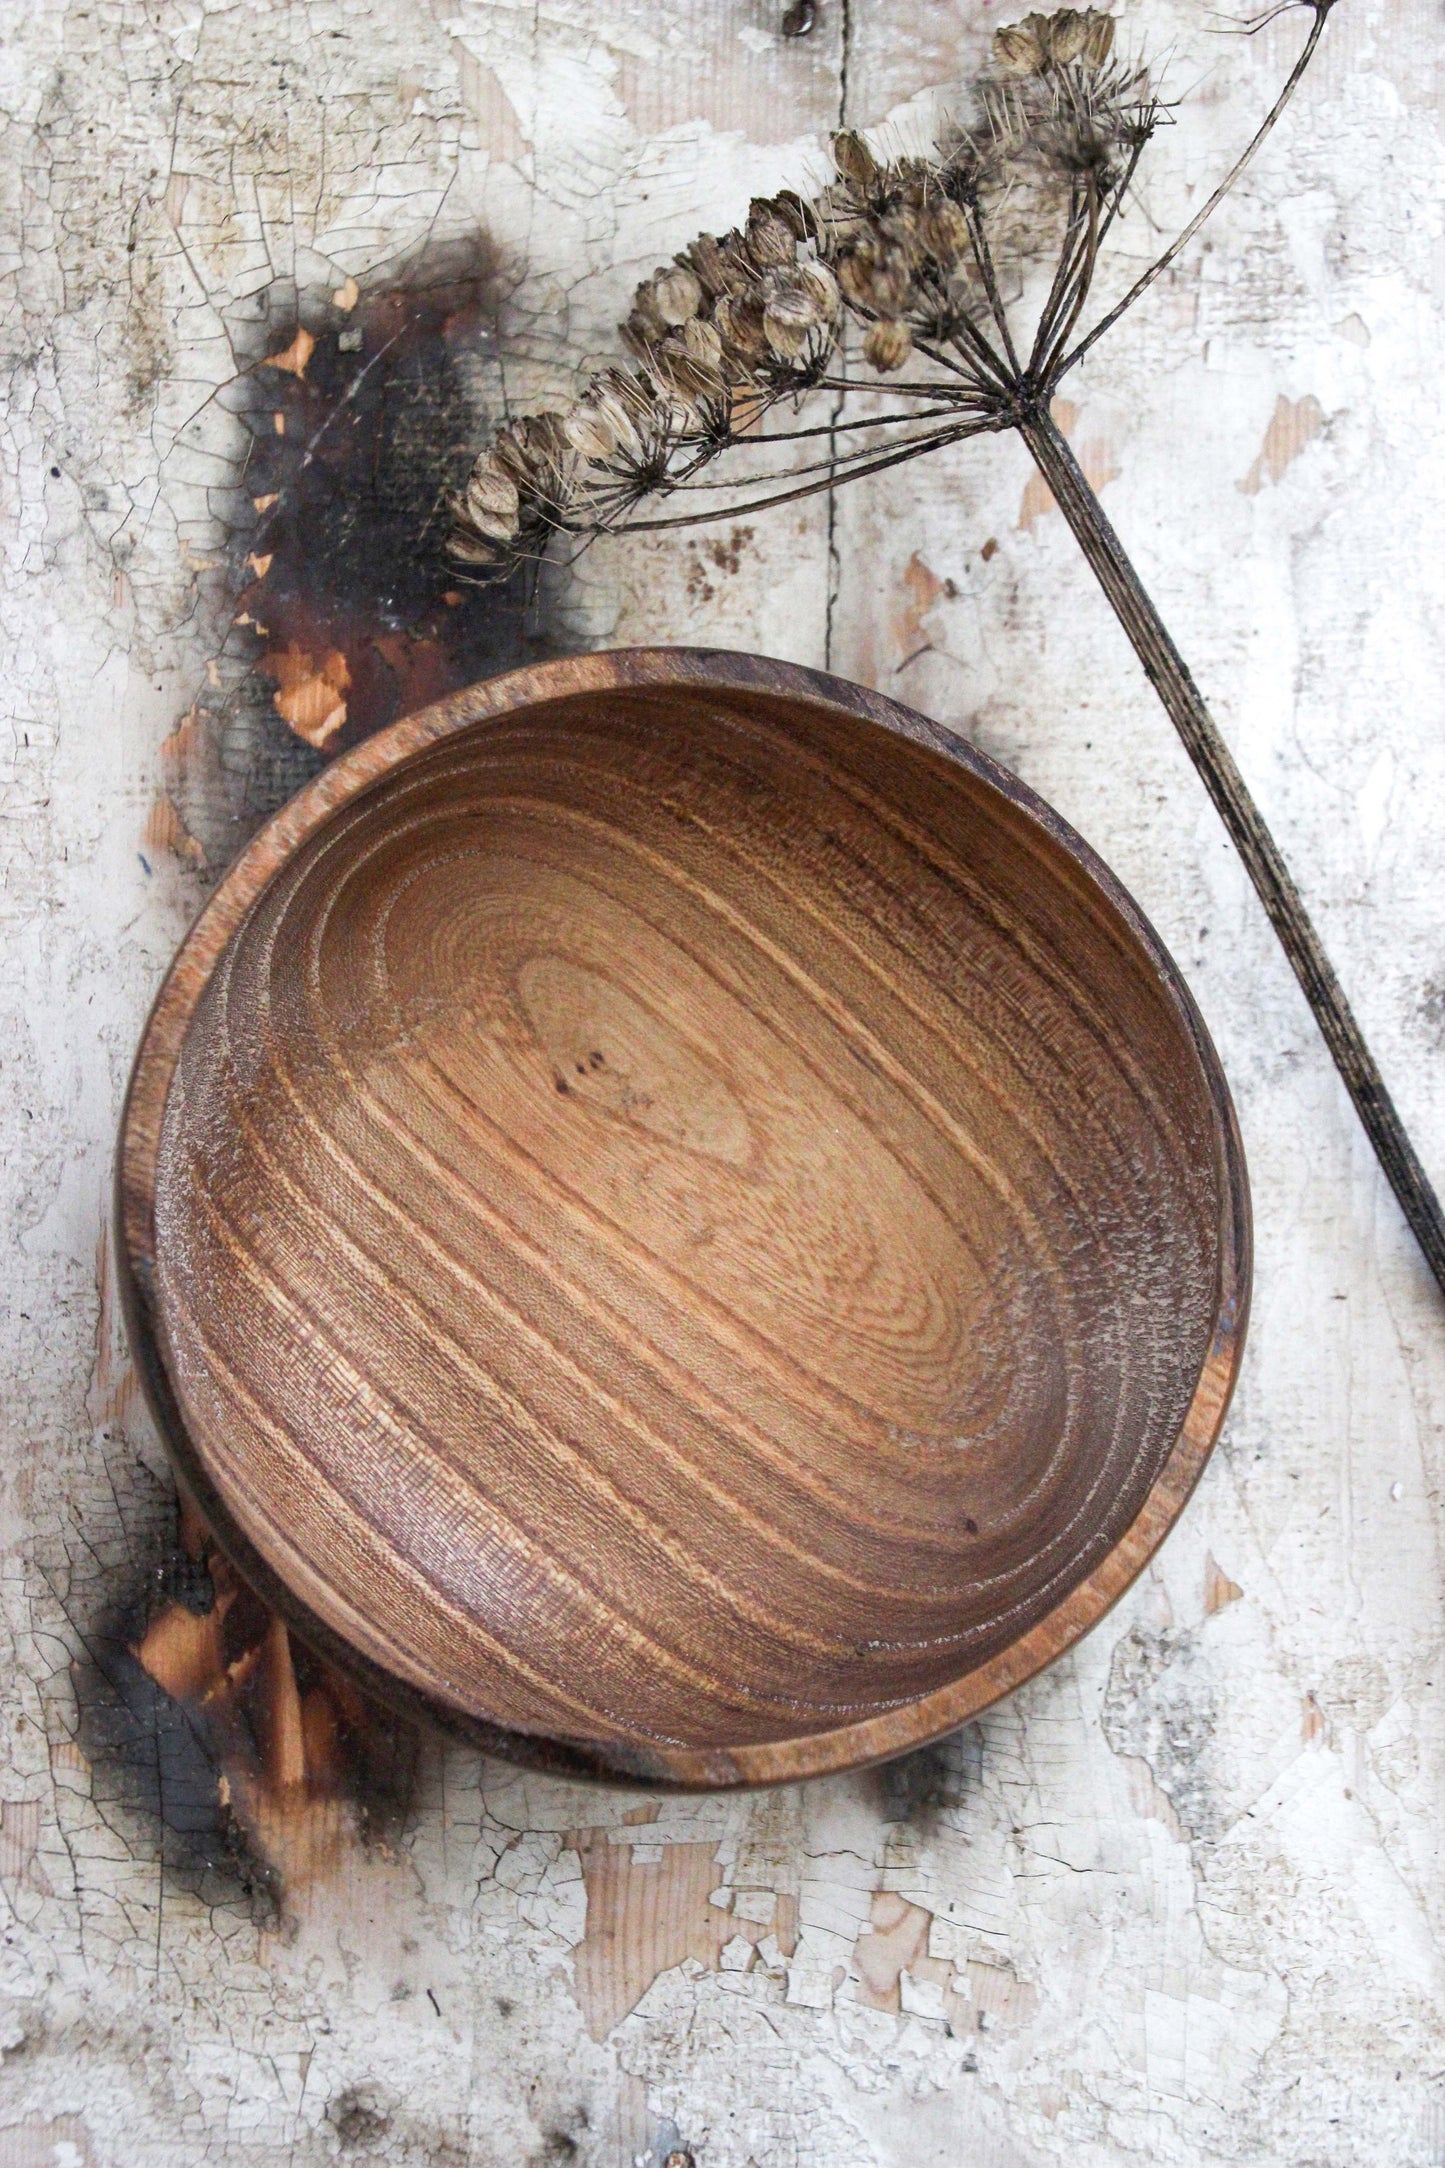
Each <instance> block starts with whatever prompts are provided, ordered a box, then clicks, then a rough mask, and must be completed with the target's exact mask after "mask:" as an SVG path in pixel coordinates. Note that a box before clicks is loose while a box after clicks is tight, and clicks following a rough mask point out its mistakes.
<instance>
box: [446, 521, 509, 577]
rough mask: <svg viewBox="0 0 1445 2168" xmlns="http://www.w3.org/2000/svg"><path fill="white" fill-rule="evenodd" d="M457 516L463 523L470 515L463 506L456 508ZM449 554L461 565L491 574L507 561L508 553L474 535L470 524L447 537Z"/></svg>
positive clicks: (453, 531)
mask: <svg viewBox="0 0 1445 2168" xmlns="http://www.w3.org/2000/svg"><path fill="white" fill-rule="evenodd" d="M456 510H457V516H458V518H459V519H460V520H462V521H463V522H467V521H468V520H469V515H468V514H467V512H466V509H465V507H464V506H462V505H458V506H457V507H456ZM447 554H448V556H449V557H451V558H452V559H453V560H454V561H455V562H456V563H457V564H459V565H470V566H471V567H472V569H473V570H474V571H477V572H490V571H495V570H496V569H497V567H498V566H499V565H501V564H504V563H505V561H506V551H505V549H503V548H500V547H498V545H497V544H496V543H493V542H487V541H484V540H483V538H482V537H481V536H480V535H478V534H473V532H472V530H471V527H470V524H469V523H468V524H463V525H461V526H457V527H454V528H453V529H452V531H451V533H450V534H449V535H448V537H447Z"/></svg>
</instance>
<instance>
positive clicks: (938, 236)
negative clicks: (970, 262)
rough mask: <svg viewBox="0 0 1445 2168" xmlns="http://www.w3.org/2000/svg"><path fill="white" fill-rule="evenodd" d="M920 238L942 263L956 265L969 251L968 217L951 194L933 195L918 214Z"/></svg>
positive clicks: (936, 261) (935, 258)
mask: <svg viewBox="0 0 1445 2168" xmlns="http://www.w3.org/2000/svg"><path fill="white" fill-rule="evenodd" d="M918 238H919V240H920V242H921V243H922V245H923V248H924V250H925V251H926V253H927V254H928V255H929V256H930V257H932V259H933V261H934V262H935V263H938V264H945V265H948V264H955V263H957V262H958V259H959V257H960V256H966V255H967V254H968V252H969V239H968V220H967V218H966V217H965V215H964V213H963V210H962V208H961V206H960V205H958V204H956V203H955V202H954V201H953V198H952V197H951V196H938V195H935V196H933V197H932V198H931V199H930V201H929V202H928V203H927V204H925V206H924V208H923V210H922V211H921V212H920V213H919V217H918Z"/></svg>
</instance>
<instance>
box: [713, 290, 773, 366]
mask: <svg viewBox="0 0 1445 2168" xmlns="http://www.w3.org/2000/svg"><path fill="white" fill-rule="evenodd" d="M713 322H714V324H715V325H716V326H717V334H718V337H719V339H720V340H721V341H722V347H723V359H724V361H725V362H727V363H731V364H733V365H734V366H736V365H737V364H738V363H742V364H743V365H744V369H745V372H749V373H750V372H751V370H752V369H753V368H754V367H755V366H756V364H757V363H758V362H760V361H761V360H763V358H764V356H765V355H766V354H767V351H768V341H767V334H766V332H765V331H764V329H763V303H762V300H761V298H760V296H759V295H757V294H755V293H753V294H725V295H724V296H723V299H722V300H721V301H720V302H719V303H718V305H717V307H716V309H715V310H714V311H713Z"/></svg>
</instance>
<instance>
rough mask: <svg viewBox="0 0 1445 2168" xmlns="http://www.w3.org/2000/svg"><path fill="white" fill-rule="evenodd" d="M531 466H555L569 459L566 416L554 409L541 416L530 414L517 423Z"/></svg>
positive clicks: (569, 448) (569, 447)
mask: <svg viewBox="0 0 1445 2168" xmlns="http://www.w3.org/2000/svg"><path fill="white" fill-rule="evenodd" d="M515 427H516V429H517V431H518V433H519V434H520V437H521V441H522V444H523V446H524V447H525V449H526V454H527V458H528V461H529V463H530V464H531V466H532V467H533V468H534V469H536V468H539V467H545V466H555V465H556V464H557V463H558V462H559V461H560V460H563V459H565V458H566V457H567V454H568V452H569V451H570V450H571V448H572V447H571V445H570V444H569V443H568V440H567V421H566V416H565V415H562V414H558V413H557V412H555V410H553V409H550V408H549V409H547V410H546V411H545V412H543V413H541V414H528V415H527V416H525V418H524V419H523V420H522V421H520V422H518V423H516V424H515Z"/></svg>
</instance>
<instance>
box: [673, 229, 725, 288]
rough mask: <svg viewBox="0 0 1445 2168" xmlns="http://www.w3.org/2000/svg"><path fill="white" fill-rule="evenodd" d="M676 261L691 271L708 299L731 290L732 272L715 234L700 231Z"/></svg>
mask: <svg viewBox="0 0 1445 2168" xmlns="http://www.w3.org/2000/svg"><path fill="white" fill-rule="evenodd" d="M677 261H678V262H679V264H681V266H682V268H683V269H684V270H685V271H691V272H692V274H693V276H694V277H695V278H696V279H697V281H698V283H699V285H700V286H701V287H702V290H703V293H704V295H705V296H706V297H707V299H708V300H710V301H716V300H717V299H718V297H719V296H720V295H722V294H726V293H730V292H731V291H732V287H733V274H732V271H731V269H730V266H729V264H728V261H727V258H726V257H725V256H724V254H723V247H722V243H721V242H720V241H719V240H718V238H717V236H716V234H711V233H700V234H699V235H698V237H697V239H696V240H695V241H694V242H693V243H692V244H691V246H690V247H689V248H687V249H685V250H684V251H683V253H682V255H680V256H679V257H678V259H677Z"/></svg>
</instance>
